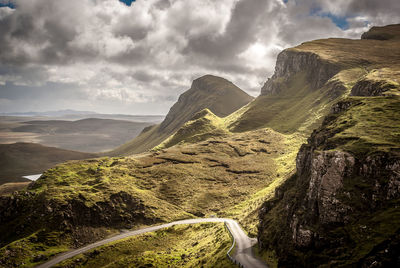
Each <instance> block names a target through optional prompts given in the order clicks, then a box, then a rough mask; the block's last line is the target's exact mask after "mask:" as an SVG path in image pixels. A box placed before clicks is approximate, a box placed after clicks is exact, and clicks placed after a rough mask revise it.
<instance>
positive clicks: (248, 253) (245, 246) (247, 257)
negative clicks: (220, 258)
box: [37, 218, 268, 268]
mask: <svg viewBox="0 0 400 268" xmlns="http://www.w3.org/2000/svg"><path fill="white" fill-rule="evenodd" d="M206 222H225V223H226V224H227V226H228V228H229V230H230V231H231V234H232V235H233V237H234V238H235V241H236V250H235V254H234V255H233V258H235V259H236V261H239V262H240V263H241V264H242V265H243V266H244V267H246V268H253V267H254V268H265V267H268V266H267V265H266V264H265V263H263V262H261V261H260V260H258V259H256V258H255V257H254V255H253V252H252V246H253V245H254V244H255V243H256V242H257V241H256V239H254V238H249V237H248V236H247V235H246V234H245V232H244V231H243V230H242V228H240V226H239V224H238V223H237V222H236V221H235V220H232V219H225V218H205V219H189V220H182V221H174V222H170V223H166V224H162V225H157V226H152V227H148V228H143V229H139V230H135V231H129V232H125V233H122V234H119V235H116V236H113V237H110V238H107V239H104V240H100V241H97V242H95V243H92V244H89V245H87V246H85V247H82V248H79V249H75V250H72V251H68V252H66V253H63V254H60V255H58V256H57V257H55V258H54V259H51V260H50V261H48V262H45V263H43V264H41V265H39V266H37V268H47V267H52V266H53V265H56V264H57V263H60V262H62V261H64V260H67V259H69V258H72V257H74V256H76V255H78V254H81V253H84V252H86V251H89V250H91V249H94V248H96V247H99V246H102V245H105V244H107V243H110V242H114V241H117V240H120V239H123V238H127V237H131V236H135V235H140V234H144V233H148V232H154V231H157V230H159V229H162V228H167V227H171V226H174V225H178V224H196V223H206Z"/></svg>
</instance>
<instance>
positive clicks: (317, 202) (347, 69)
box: [0, 25, 400, 267]
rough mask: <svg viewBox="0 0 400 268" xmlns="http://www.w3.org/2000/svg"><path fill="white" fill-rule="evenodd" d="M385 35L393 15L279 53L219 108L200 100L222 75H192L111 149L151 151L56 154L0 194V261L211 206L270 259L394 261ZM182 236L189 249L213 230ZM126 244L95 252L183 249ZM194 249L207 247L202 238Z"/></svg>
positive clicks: (394, 170)
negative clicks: (355, 31) (166, 105)
mask: <svg viewBox="0 0 400 268" xmlns="http://www.w3.org/2000/svg"><path fill="white" fill-rule="evenodd" d="M398 36H400V25H397V26H396V25H391V26H388V27H374V28H372V29H371V31H370V32H369V33H367V34H364V35H363V39H359V40H349V39H338V38H331V39H323V40H315V41H310V42H306V43H303V44H301V45H299V46H297V47H294V48H290V49H287V50H284V51H282V52H281V53H280V54H279V56H278V58H277V63H276V69H275V73H274V75H273V76H272V77H271V78H270V79H269V80H267V81H266V83H265V85H264V86H263V88H262V90H261V95H260V96H259V97H257V98H256V99H255V100H253V101H251V102H249V103H248V104H246V105H244V106H241V107H237V108H236V109H235V110H234V111H232V113H230V112H229V111H226V113H223V112H221V110H218V109H217V108H215V107H213V106H212V105H211V104H213V100H212V99H207V101H203V100H204V99H205V98H208V97H209V96H210V94H216V91H217V88H220V87H219V86H218V87H216V88H215V90H213V91H212V92H211V93H210V92H208V91H207V90H203V89H208V88H212V87H213V85H215V84H219V83H214V82H213V83H211V82H210V81H215V80H218V81H221V83H222V84H224V85H227V86H228V85H229V87H230V88H232V87H233V86H232V85H231V84H229V82H227V81H226V80H223V79H221V78H215V77H208V76H206V77H205V78H200V83H199V81H197V80H196V81H195V82H194V83H193V85H192V88H191V89H190V90H189V91H188V92H190V94H187V95H185V94H186V93H185V94H184V95H185V96H184V97H181V98H180V99H179V101H178V103H177V104H175V105H174V108H171V111H170V114H169V115H168V116H167V117H166V118H165V120H164V122H163V123H161V124H159V125H156V126H150V127H147V128H145V129H144V130H143V131H142V133H141V135H140V136H139V137H138V138H136V139H135V140H134V141H133V142H131V143H130V144H127V145H125V146H123V147H121V148H119V149H118V150H117V151H115V152H114V153H115V154H131V153H132V152H139V151H145V150H146V149H149V148H153V147H154V146H155V145H157V144H158V146H156V147H155V148H153V150H151V151H148V152H147V153H145V154H137V155H131V156H128V157H122V156H117V157H115V156H114V157H102V158H98V159H90V160H83V161H72V162H68V163H64V164H60V165H58V166H56V167H54V168H52V169H50V170H48V171H46V172H45V173H44V175H43V176H42V177H41V178H40V179H39V180H38V181H36V182H34V183H32V184H30V185H29V187H28V188H27V189H25V190H23V191H20V192H17V193H15V194H13V195H11V196H2V197H0V241H1V242H0V243H1V244H0V247H1V248H0V265H3V266H6V267H8V266H10V267H12V266H18V265H21V264H22V263H28V264H29V265H30V266H34V265H37V264H39V263H41V262H43V261H45V260H47V259H49V258H51V256H52V255H54V254H57V253H60V252H65V251H68V250H69V249H71V248H73V247H80V246H82V245H85V244H88V243H89V242H91V241H95V240H97V239H100V238H102V237H105V236H107V235H110V234H115V233H117V232H118V231H119V230H121V229H125V228H137V227H139V226H143V225H146V226H149V225H153V224H155V223H159V222H168V221H172V220H177V219H184V218H193V217H210V216H213V215H216V216H219V217H230V218H235V219H237V220H238V222H239V223H240V224H241V226H243V228H244V229H245V231H246V232H248V233H249V234H250V235H252V236H256V237H257V238H258V239H257V240H258V249H257V251H258V252H259V253H260V254H259V255H260V257H261V258H263V259H264V260H265V261H267V262H268V263H269V264H270V266H271V267H274V266H280V267H304V266H306V267H318V266H320V267H330V266H341V267H349V266H350V267H354V266H355V267H358V266H359V267H397V266H399V263H398V252H399V250H400V249H399V245H400V237H399V233H400V230H399V226H400V219H399V215H400V211H399V208H400V187H399V185H400V177H399V174H400V170H399V168H400V156H399V154H400V140H399V137H400V136H399V133H400V129H399V126H400V124H399V120H400V119H399V118H400V96H399V88H400V86H399V81H400V77H399V75H400V66H399V62H400V51H399V49H400V44H399V39H398V38H397V37H398ZM202 80H206V82H204V83H203V81H202ZM204 85H206V86H204ZM231 91H232V90H229V92H231ZM204 92H206V93H204ZM239 92H240V91H239ZM194 96H196V97H194ZM189 100H190V101H189ZM224 100H226V97H225V98H224V97H221V98H219V101H220V102H221V101H222V102H224ZM198 103H200V104H198ZM215 104H217V102H215ZM193 106H195V107H196V108H193ZM210 107H211V108H210ZM232 110H233V108H232ZM150 143H153V144H150ZM160 143H161V144H160ZM139 149H140V150H139ZM135 150H136V151H135ZM166 233H168V236H169V235H171V234H172V238H171V240H174V241H177V240H179V238H180V237H182V236H181V233H180V232H178V231H176V230H169V231H162V232H160V233H154V234H151V237H152V238H149V239H153V238H162V237H166V236H167V234H166ZM173 237H175V239H174V238H173ZM146 239H147V238H146ZM185 239H188V241H185V242H187V244H188V245H194V246H196V245H199V244H200V245H201V244H203V243H204V244H206V241H208V242H209V240H210V239H211V240H213V241H214V240H215V237H212V238H209V237H203V236H201V235H200V234H199V233H196V234H193V237H192V238H190V237H187V236H186V237H185ZM128 241H129V242H127V243H129V245H131V246H132V247H140V248H141V250H144V251H146V252H148V253H146V254H148V255H144V256H145V257H143V256H142V257H132V256H129V257H126V255H124V254H126V253H124V252H126V250H125V249H126V248H127V246H126V245H125V246H122V245H121V244H113V250H112V251H113V254H112V255H111V253H110V255H109V256H108V258H106V259H99V262H102V261H104V263H102V265H112V263H113V261H114V260H115V259H119V260H121V259H123V260H124V262H125V263H124V264H125V265H126V266H129V265H130V264H132V263H136V261H138V260H141V261H143V260H145V261H146V262H145V263H143V265H146V266H151V265H153V266H157V265H158V266H162V265H163V264H165V263H166V261H164V262H163V260H165V259H163V257H160V256H169V257H171V259H173V258H180V259H181V260H182V258H186V255H185V256H183V253H182V254H179V255H176V252H181V251H180V250H181V249H176V248H171V247H168V249H166V250H165V251H162V252H161V251H156V250H153V248H152V247H151V246H150V245H148V244H146V243H142V240H140V241H138V240H130V239H129V240H128ZM37 249H40V251H39V252H38V250H37ZM99 250H103V249H99ZM216 250H218V249H216ZM204 252H206V253H204ZM218 252H219V251H218ZM174 254H175V255H174ZM198 254H199V255H198V256H199V257H201V256H204V255H203V254H209V255H208V256H210V257H209V258H208V259H213V257H211V256H214V255H213V254H211V253H210V248H208V247H207V248H203V249H202V250H201V251H199V253H198ZM97 256H98V255H97V253H95V252H93V253H90V254H87V255H85V257H84V258H85V259H95V258H97ZM149 256H151V257H149ZM195 256H196V257H197V255H195ZM133 258H135V259H134V260H132V259H133ZM188 258H189V257H188ZM76 261H77V262H78V260H76V259H75V260H72V261H71V262H70V263H69V264H71V263H72V264H71V265H72V266H74V264H73V263H76ZM69 264H68V265H69ZM141 264H142V263H141ZM77 265H79V264H77ZM196 265H197V266H202V265H203V266H210V267H213V266H212V265H211V263H210V262H208V261H207V259H202V261H201V262H196Z"/></svg>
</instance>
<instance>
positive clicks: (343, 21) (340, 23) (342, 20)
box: [321, 13, 349, 30]
mask: <svg viewBox="0 0 400 268" xmlns="http://www.w3.org/2000/svg"><path fill="white" fill-rule="evenodd" d="M321 17H327V18H330V19H331V21H332V22H333V23H334V24H336V26H337V27H339V28H340V29H342V30H347V29H349V23H348V22H347V18H346V17H338V16H335V15H333V14H331V13H323V14H321Z"/></svg>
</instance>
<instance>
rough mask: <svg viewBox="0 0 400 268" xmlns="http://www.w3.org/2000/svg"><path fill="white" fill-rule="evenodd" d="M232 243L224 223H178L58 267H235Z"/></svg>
mask: <svg viewBox="0 0 400 268" xmlns="http://www.w3.org/2000/svg"><path fill="white" fill-rule="evenodd" d="M231 244H232V241H231V238H230V236H229V233H228V231H227V230H226V228H225V227H224V225H223V224H221V223H219V224H196V225H186V226H185V225H184V226H174V227H171V228H167V229H164V230H160V231H157V232H154V233H150V234H144V235H141V236H138V237H134V238H130V239H125V240H123V241H119V242H116V243H112V244H109V245H105V246H102V247H100V248H98V249H95V250H92V251H90V252H88V253H85V254H81V255H78V256H76V257H74V258H72V259H71V260H68V261H65V262H63V263H60V264H59V265H57V266H56V267H104V266H112V267H221V268H222V267H235V266H234V264H232V263H231V262H230V260H229V259H228V258H227V257H226V252H227V251H228V250H229V248H230V246H231ZM94 257H95V258H94Z"/></svg>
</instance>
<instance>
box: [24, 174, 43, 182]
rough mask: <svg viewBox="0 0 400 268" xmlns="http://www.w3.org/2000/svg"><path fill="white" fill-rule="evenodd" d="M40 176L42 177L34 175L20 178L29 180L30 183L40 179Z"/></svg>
mask: <svg viewBox="0 0 400 268" xmlns="http://www.w3.org/2000/svg"><path fill="white" fill-rule="evenodd" d="M40 176H42V174H36V175H27V176H22V178H25V179H28V180H31V181H36V180H37V179H39V178H40Z"/></svg>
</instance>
